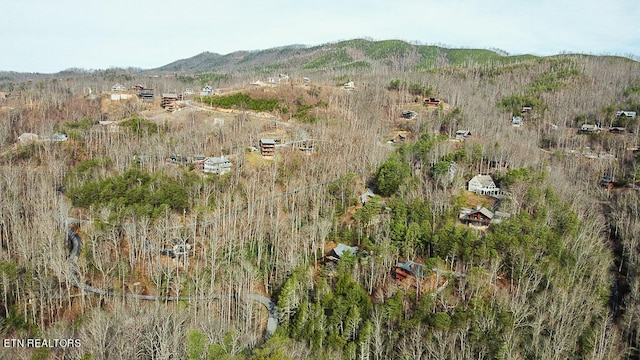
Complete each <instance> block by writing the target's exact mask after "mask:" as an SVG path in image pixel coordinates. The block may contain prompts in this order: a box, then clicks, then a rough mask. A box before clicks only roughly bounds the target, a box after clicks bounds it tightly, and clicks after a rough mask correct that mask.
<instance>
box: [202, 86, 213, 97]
mask: <svg viewBox="0 0 640 360" xmlns="http://www.w3.org/2000/svg"><path fill="white" fill-rule="evenodd" d="M214 93H215V90H214V89H213V87H211V85H207V86H205V87H203V88H202V90H201V91H200V96H211V95H213V94H214Z"/></svg>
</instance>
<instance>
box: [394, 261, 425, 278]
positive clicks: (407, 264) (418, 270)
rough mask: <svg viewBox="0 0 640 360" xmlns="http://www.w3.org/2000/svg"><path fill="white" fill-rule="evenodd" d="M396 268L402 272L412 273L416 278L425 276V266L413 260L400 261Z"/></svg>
mask: <svg viewBox="0 0 640 360" xmlns="http://www.w3.org/2000/svg"><path fill="white" fill-rule="evenodd" d="M396 266H397V267H399V268H400V269H402V270H405V271H407V272H410V273H411V274H413V275H414V276H417V277H423V276H424V265H422V264H418V263H415V262H413V261H411V260H407V261H398V262H397V263H396Z"/></svg>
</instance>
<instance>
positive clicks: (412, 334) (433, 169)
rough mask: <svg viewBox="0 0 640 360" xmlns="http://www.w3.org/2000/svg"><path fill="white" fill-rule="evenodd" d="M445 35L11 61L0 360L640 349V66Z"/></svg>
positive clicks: (445, 355) (622, 354)
mask: <svg viewBox="0 0 640 360" xmlns="http://www.w3.org/2000/svg"><path fill="white" fill-rule="evenodd" d="M311 50H313V53H314V54H315V55H313V56H311V55H309V54H310V53H311ZM431 50H434V48H430V47H419V46H415V45H410V44H406V43H402V42H395V41H389V42H376V43H372V42H367V41H364V40H352V41H348V42H343V43H338V44H332V45H331V46H327V47H318V48H315V49H307V48H301V47H296V46H294V47H288V48H282V49H272V50H271V51H270V53H271V54H272V55H273V56H272V57H271V58H269V57H261V58H259V59H257V58H254V59H253V60H252V59H249V58H248V57H246V56H249V55H246V56H245V57H244V59H245V60H244V61H247V64H246V66H241V67H240V66H239V65H238V64H237V63H236V64H235V65H233V66H231V65H229V66H228V67H225V66H223V65H219V64H223V62H220V61H222V60H221V59H222V58H221V57H219V56H213V57H212V59H214V60H215V61H216V64H218V65H215V66H214V65H212V64H213V63H211V62H210V61H209V60H207V59H208V58H207V56H206V55H210V54H201V55H200V56H199V57H198V59H197V61H198V64H197V66H196V65H193V66H191V67H189V70H187V68H185V67H180V66H179V64H178V65H176V64H174V65H172V66H174V67H168V68H167V69H165V70H167V71H171V72H177V74H176V73H168V72H162V71H148V72H138V71H131V70H118V69H111V70H104V71H92V72H83V71H78V70H74V71H68V72H65V73H61V74H56V75H48V76H38V75H33V74H31V75H29V74H20V76H17V75H15V74H13V75H11V76H7V77H4V78H2V80H0V92H3V93H5V94H7V96H6V98H5V99H0V189H2V192H1V195H0V286H1V287H2V298H0V314H1V317H0V331H1V332H2V336H3V338H4V339H5V340H4V344H5V346H4V348H3V349H2V350H0V355H2V357H3V358H5V357H6V358H35V359H58V358H69V359H72V358H73V359H75V358H82V359H112V358H114V359H115V358H131V359H133V358H149V359H151V358H154V359H155V358H163V359H169V358H173V359H185V358H187V359H389V358H400V359H431V358H437V359H522V358H528V359H548V358H557V359H583V358H590V359H593V358H595V359H622V358H640V352H639V351H638V350H637V347H638V341H639V340H640V338H639V336H640V335H639V332H640V331H639V330H640V329H638V319H639V318H638V316H640V305H639V304H640V283H639V282H638V280H637V278H638V276H637V273H638V272H639V271H640V257H639V256H638V241H640V230H639V229H640V224H639V223H638V221H639V220H638V219H639V217H640V210H639V209H640V199H639V195H640V192H639V191H638V190H639V189H640V153H639V147H638V146H639V145H640V135H639V131H640V129H639V128H638V120H637V117H636V116H635V113H636V112H638V111H640V64H639V63H638V62H636V61H633V60H629V59H626V58H617V57H597V56H583V55H562V56H554V57H547V58H535V57H504V56H501V55H498V54H496V53H492V52H488V51H472V50H452V49H446V51H445V50H438V51H436V52H435V53H434V54H431V53H429V51H431ZM436 50H437V49H436ZM434 51H435V50H434ZM267 52H269V51H267ZM320 53H322V56H318V54H320ZM283 54H284V55H283ZM285 55H286V56H288V57H289V60H288V61H287V62H286V63H284V62H282V61H281V60H282V57H283V56H285ZM214 60H211V61H214ZM374 60H375V61H374ZM116 83H118V84H123V85H124V87H125V90H116V86H115V85H114V84H116ZM136 85H139V86H138V88H144V89H153V91H154V94H155V95H154V98H153V100H152V101H151V102H148V101H146V99H144V98H143V97H139V96H138V95H139V94H141V92H140V89H138V90H134V88H135V86H136ZM205 85H211V88H212V89H214V91H210V92H206V91H204V90H205V89H203V91H202V93H200V88H202V87H204V86H205ZM123 94H125V96H123ZM174 94H179V95H180V97H181V99H180V100H177V101H176V102H175V103H173V102H172V103H171V106H168V105H167V101H169V100H168V99H172V100H171V101H173V96H174ZM176 97H177V96H176ZM163 101H164V103H163ZM163 105H164V108H163ZM632 115H633V116H632ZM25 134H31V135H28V136H26V135H25ZM61 134H64V135H66V136H65V137H64V138H63V137H61ZM36 135H37V137H36ZM54 135H55V136H54ZM223 163H224V164H225V166H228V167H224V171H223V170H222V169H223V168H222V167H221V165H220V164H223ZM228 164H230V165H228ZM476 175H490V176H491V179H492V180H493V182H492V183H491V184H490V185H487V178H488V177H487V176H485V177H476ZM472 179H479V180H478V181H479V183H481V184H482V186H483V187H482V190H478V191H477V193H474V192H472V191H470V190H474V186H475V182H474V181H475V180H474V181H471V180H472ZM494 185H495V186H494ZM265 309H266V310H265ZM276 324H277V327H276ZM24 339H73V341H72V342H71V343H70V344H67V343H66V342H65V345H64V346H63V345H60V342H59V341H58V342H57V345H56V346H44V347H35V346H20V342H19V341H20V340H24ZM7 344H8V345H9V346H7Z"/></svg>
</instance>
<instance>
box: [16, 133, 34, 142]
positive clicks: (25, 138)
mask: <svg viewBox="0 0 640 360" xmlns="http://www.w3.org/2000/svg"><path fill="white" fill-rule="evenodd" d="M38 140H39V136H38V135H36V134H33V133H23V134H22V135H20V136H18V141H19V142H20V143H21V144H28V143H30V142H34V141H38Z"/></svg>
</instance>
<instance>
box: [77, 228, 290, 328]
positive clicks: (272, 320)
mask: <svg viewBox="0 0 640 360" xmlns="http://www.w3.org/2000/svg"><path fill="white" fill-rule="evenodd" d="M77 222H79V221H77V219H70V223H77ZM67 240H68V241H69V266H70V267H71V269H70V273H71V276H72V279H71V282H72V284H73V285H74V286H76V287H78V288H79V289H81V290H82V291H84V292H87V293H89V294H94V295H102V296H110V297H125V298H129V299H136V300H145V301H163V302H164V301H172V302H173V301H215V300H220V299H222V298H234V297H235V294H226V295H211V296H196V297H187V298H183V297H176V296H153V295H142V294H131V293H117V292H113V291H111V290H104V289H100V288H97V287H95V286H91V285H89V284H87V283H84V282H82V281H81V280H80V274H79V271H78V258H79V257H80V251H81V250H82V238H81V237H80V235H78V233H77V232H75V231H74V230H73V229H72V228H71V227H69V230H68V232H67ZM244 298H245V299H246V300H251V301H257V302H259V303H260V304H262V305H264V307H265V308H266V309H267V313H268V318H267V328H266V330H265V337H266V338H269V337H271V335H273V334H274V333H275V332H276V329H277V328H278V309H277V307H276V304H275V303H274V302H273V300H271V299H270V298H268V297H266V296H263V295H260V294H248V295H245V296H244Z"/></svg>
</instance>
